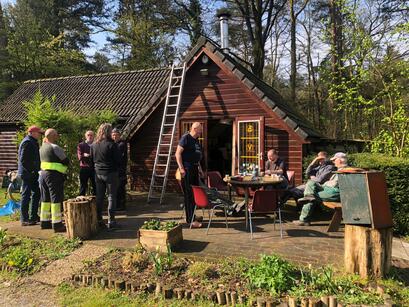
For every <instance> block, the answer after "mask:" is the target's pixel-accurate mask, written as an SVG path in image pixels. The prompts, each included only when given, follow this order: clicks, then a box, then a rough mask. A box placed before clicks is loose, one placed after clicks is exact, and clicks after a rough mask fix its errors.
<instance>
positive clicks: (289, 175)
mask: <svg viewBox="0 0 409 307" xmlns="http://www.w3.org/2000/svg"><path fill="white" fill-rule="evenodd" d="M287 178H288V188H293V187H294V186H295V172H294V171H287Z"/></svg>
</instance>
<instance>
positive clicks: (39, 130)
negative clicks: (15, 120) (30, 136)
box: [27, 125, 44, 134]
mask: <svg viewBox="0 0 409 307" xmlns="http://www.w3.org/2000/svg"><path fill="white" fill-rule="evenodd" d="M27 132H39V133H41V134H44V131H43V130H42V129H41V128H40V127H38V126H35V125H33V126H30V127H28V129H27Z"/></svg>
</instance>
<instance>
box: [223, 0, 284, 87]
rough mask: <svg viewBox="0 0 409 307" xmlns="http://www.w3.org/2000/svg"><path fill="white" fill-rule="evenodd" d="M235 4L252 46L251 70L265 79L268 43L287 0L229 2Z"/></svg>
mask: <svg viewBox="0 0 409 307" xmlns="http://www.w3.org/2000/svg"><path fill="white" fill-rule="evenodd" d="M227 2H229V3H231V4H233V5H234V6H235V7H236V8H237V9H238V12H239V13H240V16H239V17H240V18H241V19H243V21H244V24H245V28H246V32H247V37H248V40H249V41H250V44H251V56H252V59H251V60H252V61H251V68H252V71H253V73H254V74H255V75H256V76H258V77H259V78H261V79H262V78H263V69H264V65H265V55H266V50H265V47H266V42H267V41H268V39H269V37H270V35H271V31H272V29H273V27H274V24H275V23H276V22H277V19H278V18H279V17H280V13H281V12H282V10H283V9H284V7H285V4H286V0H264V1H263V0H227Z"/></svg>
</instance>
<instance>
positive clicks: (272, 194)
mask: <svg viewBox="0 0 409 307" xmlns="http://www.w3.org/2000/svg"><path fill="white" fill-rule="evenodd" d="M278 197H279V195H278V193H277V192H276V191H274V190H272V191H269V190H268V191H267V190H257V191H256V192H255V193H254V198H253V201H252V202H251V203H250V204H249V208H248V210H249V218H250V232H251V239H253V222H252V214H254V213H271V212H273V213H278V220H279V222H280V237H281V238H283V227H282V224H281V210H280V207H279V205H278ZM275 224H276V217H275V215H274V230H275Z"/></svg>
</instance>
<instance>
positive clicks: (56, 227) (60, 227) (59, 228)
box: [53, 223, 67, 232]
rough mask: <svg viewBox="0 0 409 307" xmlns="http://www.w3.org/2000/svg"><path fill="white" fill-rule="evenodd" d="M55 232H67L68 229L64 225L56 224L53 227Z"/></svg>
mask: <svg viewBox="0 0 409 307" xmlns="http://www.w3.org/2000/svg"><path fill="white" fill-rule="evenodd" d="M53 229H54V232H66V231H67V228H66V227H65V226H64V224H63V223H55V224H54V225H53Z"/></svg>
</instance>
